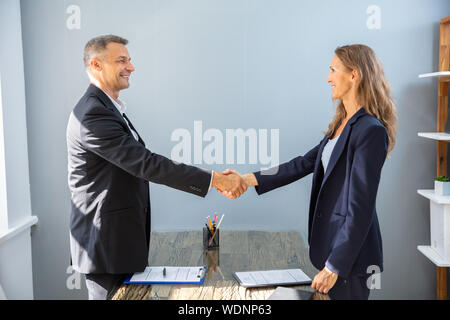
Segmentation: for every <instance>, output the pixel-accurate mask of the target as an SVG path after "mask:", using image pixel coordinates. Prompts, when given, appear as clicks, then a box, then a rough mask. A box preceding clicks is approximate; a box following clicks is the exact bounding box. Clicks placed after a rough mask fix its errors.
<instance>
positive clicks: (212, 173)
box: [208, 170, 214, 192]
mask: <svg viewBox="0 0 450 320" xmlns="http://www.w3.org/2000/svg"><path fill="white" fill-rule="evenodd" d="M213 177H214V170H211V181H210V182H209V188H208V192H209V190H211V186H212V180H213Z"/></svg>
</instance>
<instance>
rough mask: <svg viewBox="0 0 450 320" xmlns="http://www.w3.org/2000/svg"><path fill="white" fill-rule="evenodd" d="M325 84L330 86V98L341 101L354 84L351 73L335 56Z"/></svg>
mask: <svg viewBox="0 0 450 320" xmlns="http://www.w3.org/2000/svg"><path fill="white" fill-rule="evenodd" d="M327 82H328V83H329V84H331V93H332V98H333V99H341V100H344V99H345V97H346V96H348V94H349V92H351V89H352V87H353V85H354V83H355V81H354V75H353V73H352V71H351V70H349V69H347V67H345V66H344V64H343V63H342V61H341V60H340V59H339V58H338V57H337V56H336V55H335V56H334V57H333V59H331V64H330V73H329V74H328V78H327Z"/></svg>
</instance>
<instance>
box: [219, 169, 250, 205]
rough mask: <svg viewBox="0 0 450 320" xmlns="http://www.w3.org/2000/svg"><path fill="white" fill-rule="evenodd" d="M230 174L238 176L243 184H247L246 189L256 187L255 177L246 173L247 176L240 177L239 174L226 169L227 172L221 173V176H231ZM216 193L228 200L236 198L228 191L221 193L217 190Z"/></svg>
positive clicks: (221, 191)
mask: <svg viewBox="0 0 450 320" xmlns="http://www.w3.org/2000/svg"><path fill="white" fill-rule="evenodd" d="M232 173H234V174H237V175H239V176H240V177H241V178H242V179H243V180H244V182H245V183H246V184H247V186H248V187H252V186H257V185H258V180H256V177H255V175H254V174H253V173H247V174H244V175H242V174H240V173H239V172H237V171H235V170H231V169H227V170H225V171H223V172H222V174H224V175H229V174H232ZM217 191H218V192H219V193H221V194H222V195H224V196H225V197H227V198H230V199H235V198H236V197H234V196H233V194H232V193H231V192H229V191H223V190H220V189H217Z"/></svg>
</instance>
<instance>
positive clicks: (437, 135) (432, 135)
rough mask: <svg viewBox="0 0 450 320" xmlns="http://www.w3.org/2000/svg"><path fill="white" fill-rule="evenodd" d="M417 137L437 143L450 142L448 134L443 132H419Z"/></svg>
mask: <svg viewBox="0 0 450 320" xmlns="http://www.w3.org/2000/svg"><path fill="white" fill-rule="evenodd" d="M418 136H419V137H423V138H428V139H433V140H439V141H450V133H445V132H419V133H418Z"/></svg>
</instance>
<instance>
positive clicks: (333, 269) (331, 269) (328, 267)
mask: <svg viewBox="0 0 450 320" xmlns="http://www.w3.org/2000/svg"><path fill="white" fill-rule="evenodd" d="M325 268H327V269H328V270H330V271H331V272H333V273H336V274H337V275H339V272H338V271H337V270H336V268H335V267H333V266H332V265H331V264H330V263H329V262H328V261H327V262H325Z"/></svg>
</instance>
